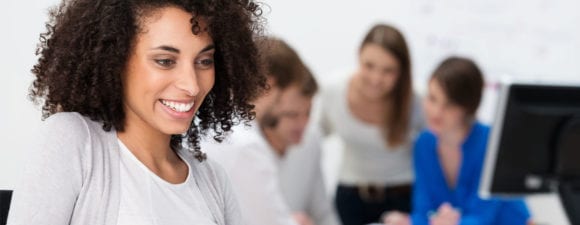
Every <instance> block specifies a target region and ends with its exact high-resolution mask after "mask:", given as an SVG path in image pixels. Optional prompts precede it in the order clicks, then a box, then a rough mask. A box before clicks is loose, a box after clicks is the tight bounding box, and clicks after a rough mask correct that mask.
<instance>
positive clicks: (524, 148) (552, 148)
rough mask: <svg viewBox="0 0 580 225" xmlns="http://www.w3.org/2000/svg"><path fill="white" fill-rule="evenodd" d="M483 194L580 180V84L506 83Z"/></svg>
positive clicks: (517, 191) (548, 188) (528, 190)
mask: <svg viewBox="0 0 580 225" xmlns="http://www.w3.org/2000/svg"><path fill="white" fill-rule="evenodd" d="M495 118H496V119H495V121H494V123H493V126H492V133H491V136H490V140H489V143H488V149H487V153H486V159H485V164H484V170H483V175H482V176H481V177H482V180H481V185H480V194H481V195H482V197H489V196H491V195H496V196H521V195H527V194H534V193H546V192H551V191H553V190H555V189H556V188H557V185H558V182H559V181H560V180H561V179H568V178H570V179H579V180H580V86H573V85H555V84H533V83H509V84H505V85H503V87H502V90H501V94H500V99H499V105H498V110H497V115H496V117H495Z"/></svg>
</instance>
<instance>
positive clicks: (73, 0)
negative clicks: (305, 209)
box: [8, 0, 265, 225]
mask: <svg viewBox="0 0 580 225" xmlns="http://www.w3.org/2000/svg"><path fill="white" fill-rule="evenodd" d="M260 12H261V11H260V8H259V6H258V5H256V4H255V3H254V2H252V1H248V0H239V1H232V0H216V1H191V2H190V1H161V0H149V1H145V0H129V1H127V0H100V1H94V0H70V1H69V0H65V1H63V3H62V4H61V5H60V6H59V7H57V8H55V9H53V10H52V11H51V14H50V16H51V20H50V21H49V22H48V23H47V27H48V30H47V32H46V33H44V34H42V35H41V43H40V45H39V49H38V53H39V60H38V63H37V64H36V65H35V66H34V68H33V69H32V72H33V73H34V74H35V75H36V80H35V81H34V83H33V85H32V87H31V92H30V96H31V98H32V99H33V100H34V101H35V102H37V103H42V104H43V118H45V119H46V121H45V122H44V125H43V128H42V130H41V131H40V134H38V135H36V136H35V137H37V140H35V142H36V144H37V145H36V146H37V147H36V148H33V149H31V153H30V157H29V158H30V162H29V163H28V164H27V167H26V170H25V172H24V175H23V179H22V181H21V184H20V185H19V186H18V187H17V188H16V189H15V192H14V198H13V205H12V207H11V211H10V215H9V220H8V224H103V225H104V224H107V225H110V224H219V225H223V224H239V223H240V222H241V221H240V218H239V209H238V206H237V202H236V200H235V199H234V197H233V193H232V191H231V189H230V187H229V183H228V181H227V179H226V175H225V173H224V172H223V171H222V170H221V169H219V168H218V167H216V166H215V165H214V163H213V162H212V161H208V160H206V156H205V154H204V153H202V152H201V149H200V147H199V138H200V136H201V135H203V134H205V133H206V132H207V131H209V130H213V131H212V133H213V134H214V138H215V139H222V138H223V137H224V135H225V134H226V133H227V132H229V131H230V128H231V127H232V125H234V124H235V122H234V121H248V120H250V119H253V117H254V113H253V112H252V108H253V105H251V104H250V100H252V99H253V98H255V97H256V96H257V95H259V94H260V93H261V91H262V90H263V88H264V86H265V78H264V76H263V73H262V70H261V66H260V63H259V56H258V51H257V49H256V45H255V42H254V41H255V40H256V38H258V36H259V35H260V31H261V23H260V21H261V20H260ZM242 59H243V60H242ZM234 71H235V72H234Z"/></svg>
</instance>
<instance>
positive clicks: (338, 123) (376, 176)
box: [320, 79, 424, 186]
mask: <svg viewBox="0 0 580 225" xmlns="http://www.w3.org/2000/svg"><path fill="white" fill-rule="evenodd" d="M349 81H350V79H347V80H345V81H344V82H341V83H340V84H339V85H335V86H332V87H330V88H327V89H326V90H324V92H323V93H322V96H321V97H322V98H321V99H320V100H321V105H322V107H321V120H322V125H323V127H324V128H325V130H326V131H327V132H336V133H337V134H338V136H340V138H341V139H342V141H343V142H344V155H343V157H342V158H343V160H342V165H341V168H340V171H339V178H338V179H339V182H340V183H341V184H346V185H361V184H362V185H365V184H374V185H385V186H395V185H401V184H409V183H411V182H412V181H413V170H412V166H411V161H412V151H411V148H412V142H413V140H414V138H415V135H416V134H418V133H419V131H420V130H421V129H422V128H423V126H424V125H423V124H424V121H423V116H422V112H421V106H420V103H419V99H418V98H417V97H414V98H413V102H412V110H411V114H412V115H411V126H410V128H411V129H410V132H409V137H408V139H407V140H408V142H407V143H405V144H403V145H400V146H397V147H394V148H391V147H389V146H388V145H387V143H386V141H385V139H384V137H383V134H382V131H381V128H380V127H379V126H376V125H372V124H369V123H366V122H364V121H362V120H360V119H358V118H356V117H355V116H354V115H353V114H352V112H351V111H350V109H349V107H348V97H347V95H348V92H347V90H348V83H349Z"/></svg>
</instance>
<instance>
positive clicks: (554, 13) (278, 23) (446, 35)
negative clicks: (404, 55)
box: [0, 0, 580, 224]
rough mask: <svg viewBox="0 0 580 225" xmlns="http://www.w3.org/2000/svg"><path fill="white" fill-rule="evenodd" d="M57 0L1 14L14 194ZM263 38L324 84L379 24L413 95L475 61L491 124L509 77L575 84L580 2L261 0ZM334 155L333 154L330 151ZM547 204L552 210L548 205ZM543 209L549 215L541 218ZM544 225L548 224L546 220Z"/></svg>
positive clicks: (542, 205) (330, 163)
mask: <svg viewBox="0 0 580 225" xmlns="http://www.w3.org/2000/svg"><path fill="white" fill-rule="evenodd" d="M58 2H59V1H57V0H25V1H15V0H9V1H4V2H3V3H2V7H0V23H2V25H1V26H0V27H2V35H1V36H0V46H1V48H0V49H1V50H2V51H1V52H0V66H1V67H0V71H1V74H0V90H1V93H2V94H1V95H0V102H1V103H2V106H1V110H0V126H1V129H0V143H2V147H1V148H0V189H13V188H14V185H15V183H16V182H17V181H18V177H19V170H20V168H21V167H22V164H23V162H24V158H25V155H23V153H22V152H23V151H22V149H25V148H26V147H27V142H28V140H29V139H32V138H35V137H32V136H30V134H31V131H33V130H34V129H36V128H37V127H38V125H39V123H40V116H41V115H40V110H39V107H38V106H34V105H33V104H32V103H31V102H30V101H29V100H28V98H27V93H28V87H29V85H30V83H31V81H32V75H31V73H30V69H31V67H32V65H33V64H34V63H35V61H36V57H35V54H34V52H35V49H36V44H37V42H38V38H39V34H40V33H41V32H44V31H45V28H44V22H45V21H46V19H47V12H48V10H47V9H48V8H49V7H50V6H53V5H55V4H57V3H58ZM262 2H263V4H264V15H265V17H266V18H267V30H266V34H271V35H275V36H277V37H280V38H282V39H284V40H286V41H287V42H288V43H289V44H290V45H291V46H293V47H294V48H295V49H296V50H297V51H298V53H299V54H300V56H301V57H302V59H303V60H304V61H305V62H306V64H308V66H309V67H310V68H311V69H312V71H313V72H314V74H315V76H316V77H317V79H318V80H319V82H320V83H321V84H322V86H325V85H327V84H330V83H332V82H333V81H334V80H338V78H343V77H347V76H350V75H351V73H352V71H353V70H354V68H355V66H356V63H357V52H358V48H359V44H360V42H361V40H362V38H363V35H364V34H365V33H366V31H367V30H368V29H370V27H371V26H372V25H374V24H375V23H379V22H381V23H387V24H392V25H394V26H396V27H398V28H399V29H400V30H401V31H402V32H403V34H404V35H405V37H406V39H407V41H408V45H409V46H410V50H411V55H412V63H413V76H414V77H413V79H414V80H413V83H414V88H415V91H416V92H417V93H419V94H422V93H424V90H425V87H426V84H427V78H428V77H429V76H430V72H431V71H432V70H433V69H434V68H435V66H436V65H437V64H438V63H439V62H440V61H441V60H442V59H443V58H445V57H446V56H448V55H451V54H458V55H462V56H467V57H471V58H473V59H474V60H475V61H476V63H478V64H479V65H480V67H481V68H482V69H483V71H484V74H485V76H486V81H487V85H486V92H485V94H484V100H483V105H482V107H481V108H480V111H479V113H478V116H479V118H480V119H481V120H482V121H483V122H485V123H488V124H490V123H491V122H492V121H493V116H494V109H495V98H496V97H497V84H498V82H499V81H500V80H502V79H506V78H513V79H528V80H529V79H532V80H541V81H546V82H547V81H549V82H580V62H579V60H580V13H578V12H577V10H578V9H580V1H578V0H511V1H505V0H407V1H394V0H363V1H336V0H334V1H331V0H317V1H306V0H292V1H284V0H267V1H262ZM339 149H340V142H339V141H337V140H336V139H333V138H332V137H331V138H329V140H327V142H326V143H325V148H324V151H323V164H322V165H323V170H324V172H325V177H326V179H327V180H328V181H329V182H327V183H328V186H329V190H334V186H333V185H334V183H333V179H334V176H335V168H337V164H338V162H340V151H339ZM329 150H332V151H329ZM528 202H529V203H530V207H531V209H532V212H533V214H534V217H535V218H538V222H539V223H544V222H545V223H547V224H561V223H559V221H560V220H558V218H561V217H562V216H563V215H562V214H561V212H560V211H559V210H560V209H559V208H558V207H560V206H559V203H558V201H557V200H556V199H555V198H554V197H553V196H538V197H535V198H528ZM546 206H549V207H546ZM544 209H547V210H544ZM544 218H545V219H544ZM562 221H563V220H562Z"/></svg>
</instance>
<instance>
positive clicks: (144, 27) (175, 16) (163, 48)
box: [123, 7, 215, 135]
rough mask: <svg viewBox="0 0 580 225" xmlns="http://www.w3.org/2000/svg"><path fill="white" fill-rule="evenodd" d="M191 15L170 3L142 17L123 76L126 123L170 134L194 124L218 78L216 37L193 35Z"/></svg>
mask: <svg viewBox="0 0 580 225" xmlns="http://www.w3.org/2000/svg"><path fill="white" fill-rule="evenodd" d="M191 17H192V15H191V14H190V13H188V12H186V11H184V10H182V9H179V8H176V7H166V8H162V9H158V10H156V11H155V12H152V13H151V14H150V16H148V17H146V18H142V19H141V29H140V31H141V32H139V33H138V34H137V36H136V39H135V43H134V47H133V51H132V53H131V54H130V56H129V59H128V62H127V68H126V71H125V74H124V77H123V88H124V110H125V114H126V122H125V125H126V126H131V127H135V126H137V127H139V128H140V129H141V130H143V129H153V130H155V131H157V132H161V133H163V134H168V135H171V134H181V133H183V132H185V131H186V130H187V129H188V128H189V127H190V124H191V121H192V119H193V117H194V116H195V112H196V111H197V110H198V109H199V106H200V105H201V103H202V102H203V100H204V98H205V96H206V95H207V93H208V92H209V91H210V90H211V88H212V87H213V84H214V77H215V71H214V52H215V50H214V46H213V41H212V38H211V37H210V36H209V34H208V33H207V32H201V33H199V34H198V35H194V34H193V33H192V32H191V26H192V25H191V23H190V19H191ZM200 26H201V27H202V28H203V27H204V26H205V24H204V23H201V21H200Z"/></svg>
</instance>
